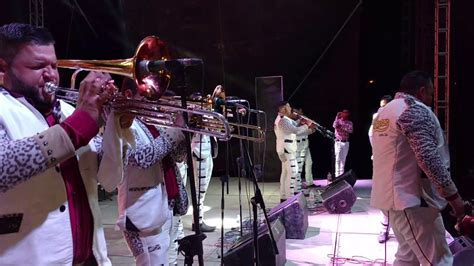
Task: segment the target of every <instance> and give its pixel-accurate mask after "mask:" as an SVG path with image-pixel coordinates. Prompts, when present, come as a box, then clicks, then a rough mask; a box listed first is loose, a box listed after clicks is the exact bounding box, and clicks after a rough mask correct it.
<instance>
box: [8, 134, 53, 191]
mask: <svg viewBox="0 0 474 266" xmlns="http://www.w3.org/2000/svg"><path fill="white" fill-rule="evenodd" d="M47 168H48V164H47V160H46V157H45V156H44V155H43V153H42V151H41V149H40V146H39V144H38V142H37V141H36V139H35V138H33V137H30V138H24V139H19V140H10V139H9V137H8V135H7V133H6V131H5V128H4V127H3V125H0V193H4V192H6V191H7V190H9V189H11V188H12V187H14V186H15V185H18V184H20V183H22V182H25V181H27V180H28V179H30V178H31V177H33V176H35V175H36V174H38V173H41V172H43V171H45V170H46V169H47Z"/></svg>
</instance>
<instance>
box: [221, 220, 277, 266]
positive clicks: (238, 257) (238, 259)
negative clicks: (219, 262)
mask: <svg viewBox="0 0 474 266" xmlns="http://www.w3.org/2000/svg"><path fill="white" fill-rule="evenodd" d="M270 224H271V228H272V232H273V236H274V237H275V242H276V244H277V247H278V254H275V252H274V251H273V245H272V243H271V239H270V234H269V233H268V227H267V226H266V224H263V225H262V226H260V228H259V230H258V248H259V250H258V252H259V253H258V254H259V261H260V263H259V265H262V266H283V265H285V263H286V239H285V226H284V225H283V223H282V222H281V219H276V220H275V221H273V222H271V223H270ZM253 251H254V247H253V235H252V234H248V235H246V236H244V237H243V238H242V239H240V240H239V241H238V242H236V243H235V244H234V245H232V247H230V248H229V250H228V251H227V252H226V253H225V254H224V258H223V260H224V265H226V266H228V265H231V266H232V265H236V266H237V265H238V266H241V265H244V266H246V265H249V266H250V265H254V258H253V257H254V256H253Z"/></svg>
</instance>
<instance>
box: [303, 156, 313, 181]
mask: <svg viewBox="0 0 474 266" xmlns="http://www.w3.org/2000/svg"><path fill="white" fill-rule="evenodd" d="M303 152H304V155H303V156H304V158H303V162H304V178H305V180H306V184H308V185H311V184H313V158H311V152H310V151H309V147H306V149H305V150H303Z"/></svg>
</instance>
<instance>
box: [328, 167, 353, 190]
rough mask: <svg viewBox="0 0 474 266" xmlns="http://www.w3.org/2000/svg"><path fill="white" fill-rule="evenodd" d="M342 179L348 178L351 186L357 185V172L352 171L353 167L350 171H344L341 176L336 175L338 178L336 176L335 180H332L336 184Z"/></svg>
mask: <svg viewBox="0 0 474 266" xmlns="http://www.w3.org/2000/svg"><path fill="white" fill-rule="evenodd" d="M341 180H346V181H347V183H348V184H349V185H351V187H353V186H354V185H355V183H356V181H357V176H356V174H355V172H354V171H352V169H351V170H349V171H346V172H344V173H343V174H342V175H340V176H336V178H334V180H333V181H332V184H335V183H337V182H339V181H341Z"/></svg>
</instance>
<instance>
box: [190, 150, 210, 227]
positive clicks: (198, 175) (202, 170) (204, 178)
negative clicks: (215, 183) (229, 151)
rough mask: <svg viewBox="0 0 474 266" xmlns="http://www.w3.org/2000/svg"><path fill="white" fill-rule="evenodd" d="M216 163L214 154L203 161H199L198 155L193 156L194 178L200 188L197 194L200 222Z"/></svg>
mask: <svg viewBox="0 0 474 266" xmlns="http://www.w3.org/2000/svg"><path fill="white" fill-rule="evenodd" d="M213 167H214V163H213V161H212V156H209V157H207V158H205V159H202V160H201V161H198V159H197V158H196V157H194V156H193V168H194V178H195V184H196V188H197V189H199V191H198V193H196V194H197V197H198V199H197V201H198V209H199V223H200V224H201V223H202V220H203V217H204V198H205V197H206V191H207V188H208V187H209V182H210V181H211V175H212V168H213Z"/></svg>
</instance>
